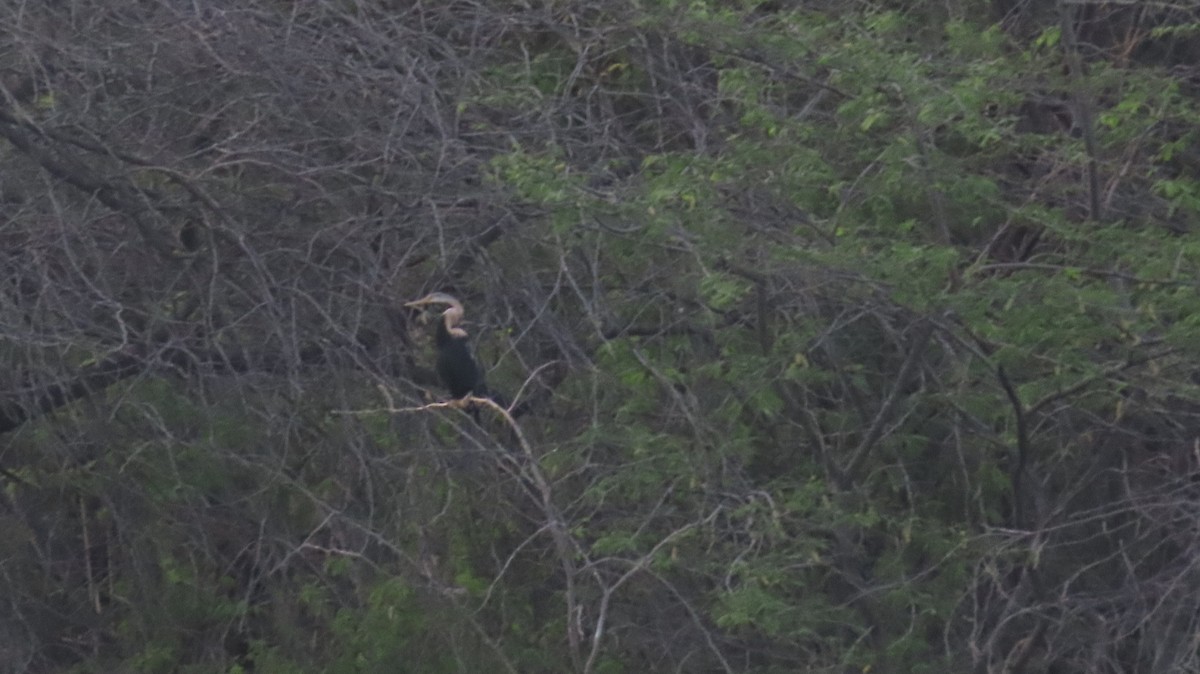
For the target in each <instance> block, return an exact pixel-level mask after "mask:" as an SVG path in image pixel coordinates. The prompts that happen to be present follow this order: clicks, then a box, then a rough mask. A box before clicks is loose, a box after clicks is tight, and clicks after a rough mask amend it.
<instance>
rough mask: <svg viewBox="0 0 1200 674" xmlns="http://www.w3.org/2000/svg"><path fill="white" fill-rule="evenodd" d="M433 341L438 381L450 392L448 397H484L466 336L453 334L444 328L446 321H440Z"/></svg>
mask: <svg viewBox="0 0 1200 674" xmlns="http://www.w3.org/2000/svg"><path fill="white" fill-rule="evenodd" d="M434 340H435V343H436V345H437V352H438V355H437V373H438V377H439V378H440V379H441V380H442V384H444V385H445V386H446V388H447V389H448V390H449V391H450V397H452V398H465V397H467V396H469V395H475V396H481V397H486V396H487V384H485V383H484V381H483V371H481V370H480V369H479V364H478V363H476V362H475V357H474V356H472V355H471V344H470V342H468V341H467V337H466V334H465V333H464V334H462V335H455V334H453V333H452V332H451V331H450V329H449V328H448V327H447V326H446V321H445V320H442V321H441V322H439V323H438V327H437V334H436V335H435V337H434Z"/></svg>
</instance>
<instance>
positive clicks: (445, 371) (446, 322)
mask: <svg viewBox="0 0 1200 674" xmlns="http://www.w3.org/2000/svg"><path fill="white" fill-rule="evenodd" d="M431 304H432V305H445V306H446V310H445V311H443V312H442V316H441V320H439V321H438V325H437V333H436V334H435V336H434V343H435V345H436V346H437V373H438V378H440V379H441V380H442V384H443V385H444V386H445V387H446V389H447V390H448V391H450V396H451V397H452V398H455V399H460V398H465V397H467V396H477V397H480V398H489V399H491V400H493V401H496V397H495V395H494V394H492V393H491V392H490V391H488V387H487V384H486V383H485V382H484V378H483V370H482V369H480V367H479V363H477V362H476V361H475V357H474V356H472V355H471V345H470V342H469V341H468V339H467V331H466V330H464V329H463V328H462V326H461V325H460V324H461V323H462V320H463V305H462V302H459V301H458V299H457V298H455V297H454V296H453V295H448V294H446V293H441V292H438V293H430V294H428V295H426V296H425V297H422V298H421V299H419V300H413V301H412V302H405V303H404V306H406V307H412V308H416V309H424V308H425V307H427V306H429V305H431Z"/></svg>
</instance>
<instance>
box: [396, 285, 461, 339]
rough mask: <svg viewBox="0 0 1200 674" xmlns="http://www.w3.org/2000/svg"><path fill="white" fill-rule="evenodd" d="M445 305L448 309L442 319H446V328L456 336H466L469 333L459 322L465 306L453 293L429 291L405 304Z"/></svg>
mask: <svg viewBox="0 0 1200 674" xmlns="http://www.w3.org/2000/svg"><path fill="white" fill-rule="evenodd" d="M443 305H444V306H445V307H446V310H445V311H443V312H442V319H443V320H444V321H446V330H448V331H449V332H450V334H452V335H455V336H461V337H466V336H467V333H466V331H465V330H463V329H462V328H460V327H458V324H459V323H461V322H462V318H463V306H462V302H459V301H458V299H457V298H455V297H454V296H453V295H447V294H446V293H429V294H428V295H426V296H425V297H422V298H421V299H419V300H413V301H412V302H405V303H404V306H406V307H412V308H414V309H424V308H425V307H428V306H443Z"/></svg>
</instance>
